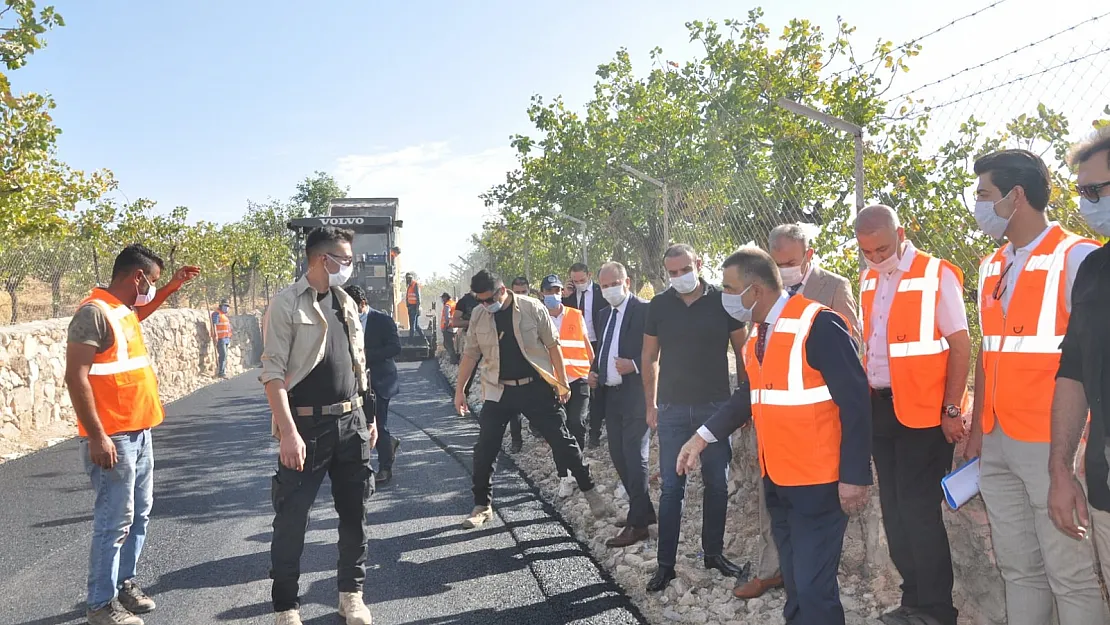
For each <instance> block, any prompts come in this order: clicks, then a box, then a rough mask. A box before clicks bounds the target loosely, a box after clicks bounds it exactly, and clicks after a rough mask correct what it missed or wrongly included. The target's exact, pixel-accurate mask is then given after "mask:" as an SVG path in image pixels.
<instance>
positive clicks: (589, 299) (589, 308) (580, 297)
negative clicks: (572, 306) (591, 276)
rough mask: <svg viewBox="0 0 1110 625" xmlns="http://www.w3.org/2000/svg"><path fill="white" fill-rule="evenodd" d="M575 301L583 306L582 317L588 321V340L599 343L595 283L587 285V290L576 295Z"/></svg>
mask: <svg viewBox="0 0 1110 625" xmlns="http://www.w3.org/2000/svg"><path fill="white" fill-rule="evenodd" d="M574 299H575V300H577V301H578V302H579V303H581V304H582V317H583V318H584V319H585V320H586V338H587V339H589V341H590V342H591V343H593V342H594V341H597V333H596V332H595V331H594V283H593V282H589V283H587V284H586V290H585V291H582V292H581V293H575V294H574Z"/></svg>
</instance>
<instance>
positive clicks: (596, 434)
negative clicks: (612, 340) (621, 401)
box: [590, 341, 605, 440]
mask: <svg viewBox="0 0 1110 625" xmlns="http://www.w3.org/2000/svg"><path fill="white" fill-rule="evenodd" d="M590 345H591V346H593V348H594V353H595V354H600V353H601V352H600V351H598V349H600V347H601V342H600V341H590ZM604 426H605V406H604V405H603V404H602V402H600V401H591V402H590V440H600V439H601V428H602V427H604Z"/></svg>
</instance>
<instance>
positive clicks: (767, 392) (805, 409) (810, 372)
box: [744, 295, 840, 486]
mask: <svg viewBox="0 0 1110 625" xmlns="http://www.w3.org/2000/svg"><path fill="white" fill-rule="evenodd" d="M822 310H829V309H828V308H826V307H825V306H822V305H821V304H818V303H817V302H814V301H812V300H808V299H806V298H804V297H802V296H800V295H795V296H793V297H791V298H790V299H789V300H788V301H787V303H786V306H785V307H784V308H783V311H782V314H781V315H780V316H779V318H778V321H776V322H775V326H774V331H773V333H772V334H771V336H770V338H769V339H768V340H767V344H766V346H765V349H764V353H763V363H762V364H760V362H759V360H758V359H757V358H756V357H755V344H756V341H757V339H758V333H757V332H752V335H751V337H750V338H749V339H748V343H747V345H746V346H745V349H744V368H745V369H746V370H747V373H748V380H749V381H750V383H751V398H752V420H753V421H754V422H755V431H756V440H757V442H758V447H759V466H760V468H761V469H762V473H763V475H765V476H770V478H771V480H772V481H773V482H774V483H775V484H778V485H780V486H812V485H815V484H829V483H831V482H836V481H838V480H839V479H840V409H839V408H838V407H837V405H836V403H834V402H833V399H832V395H831V394H830V393H829V387H828V386H826V385H825V378H824V377H823V376H822V375H821V372H820V371H817V370H816V369H814V368H812V367H810V366H809V362H808V361H807V360H806V347H805V342H806V338H807V337H808V336H809V332H810V329H811V328H812V327H813V320H814V318H815V317H816V316H817V313H818V312H820V311H822Z"/></svg>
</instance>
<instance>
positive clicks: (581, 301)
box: [578, 291, 586, 310]
mask: <svg viewBox="0 0 1110 625" xmlns="http://www.w3.org/2000/svg"><path fill="white" fill-rule="evenodd" d="M578 310H586V292H585V291H582V292H581V293H579V294H578Z"/></svg>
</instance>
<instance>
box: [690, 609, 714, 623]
mask: <svg viewBox="0 0 1110 625" xmlns="http://www.w3.org/2000/svg"><path fill="white" fill-rule="evenodd" d="M685 620H686V622H687V623H697V624H698V625H702V624H703V623H708V622H709V615H708V614H706V613H705V610H701V609H698V610H690V611H689V612H687V613H686V619H685Z"/></svg>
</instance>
